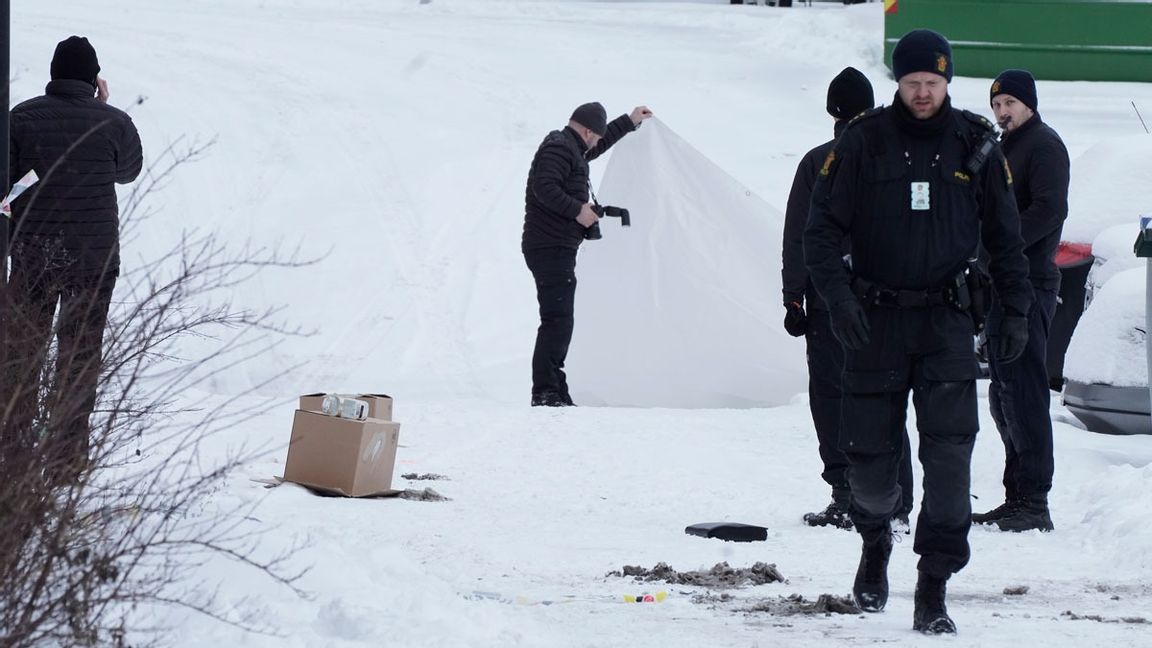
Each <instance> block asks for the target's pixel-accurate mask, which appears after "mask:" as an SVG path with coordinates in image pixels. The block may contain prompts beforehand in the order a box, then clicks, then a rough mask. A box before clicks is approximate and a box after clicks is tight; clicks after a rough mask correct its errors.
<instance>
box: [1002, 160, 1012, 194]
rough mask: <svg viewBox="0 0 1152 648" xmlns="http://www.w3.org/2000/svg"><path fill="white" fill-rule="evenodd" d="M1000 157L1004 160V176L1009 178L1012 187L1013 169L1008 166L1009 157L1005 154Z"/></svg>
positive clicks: (1009, 184)
mask: <svg viewBox="0 0 1152 648" xmlns="http://www.w3.org/2000/svg"><path fill="white" fill-rule="evenodd" d="M1000 159H1001V160H1002V161H1003V162H1004V177H1005V178H1007V179H1008V186H1009V187H1011V186H1012V169H1009V168H1008V158H1006V157H1004V156H1000Z"/></svg>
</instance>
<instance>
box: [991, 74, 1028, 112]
mask: <svg viewBox="0 0 1152 648" xmlns="http://www.w3.org/2000/svg"><path fill="white" fill-rule="evenodd" d="M1002 94H1006V95H1012V96H1013V97H1016V98H1017V99H1019V100H1020V103H1022V104H1024V105H1025V106H1028V107H1029V108H1031V109H1032V112H1036V104H1037V103H1038V102H1037V101H1036V79H1034V78H1033V77H1032V73H1031V72H1029V71H1028V70H1004V71H1003V72H1001V73H1000V76H998V77H996V80H995V81H993V82H992V89H991V90H990V91H989V92H988V102H989V103H991V102H992V100H993V99H995V98H996V95H1002Z"/></svg>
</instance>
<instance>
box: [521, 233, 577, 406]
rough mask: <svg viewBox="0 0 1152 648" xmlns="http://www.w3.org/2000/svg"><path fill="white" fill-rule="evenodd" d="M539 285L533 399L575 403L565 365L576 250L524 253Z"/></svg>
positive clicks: (573, 300)
mask: <svg viewBox="0 0 1152 648" xmlns="http://www.w3.org/2000/svg"><path fill="white" fill-rule="evenodd" d="M524 261H525V263H527V264H528V269H529V270H530V271H531V272H532V278H533V280H534V281H535V282H536V301H537V302H538V303H539V304H540V326H539V328H537V329H536V346H535V348H534V349H533V351H532V395H533V396H547V397H550V398H554V397H558V398H560V399H561V400H562V401H566V402H569V403H570V402H571V397H570V396H569V394H568V377H567V376H566V375H565V374H564V361H565V359H567V357H568V345H569V344H571V342H572V330H573V328H574V326H575V310H576V248H571V247H560V246H557V247H546V248H536V249H530V250H525V251H524Z"/></svg>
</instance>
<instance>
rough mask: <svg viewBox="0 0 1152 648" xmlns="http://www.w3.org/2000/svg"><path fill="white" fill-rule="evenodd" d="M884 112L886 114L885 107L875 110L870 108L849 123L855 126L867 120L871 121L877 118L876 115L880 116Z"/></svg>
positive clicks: (877, 107) (878, 107)
mask: <svg viewBox="0 0 1152 648" xmlns="http://www.w3.org/2000/svg"><path fill="white" fill-rule="evenodd" d="M882 112H884V106H876V107H875V108H869V109H868V110H865V111H864V112H862V113H860V114H858V115H856V116H855V117H853V118H852V119H850V120H849V121H848V123H849V124H855V123H856V122H860V121H864V120H865V119H871V118H873V117H875V116H876V115H879V114H880V113H882Z"/></svg>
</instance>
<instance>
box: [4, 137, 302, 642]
mask: <svg viewBox="0 0 1152 648" xmlns="http://www.w3.org/2000/svg"><path fill="white" fill-rule="evenodd" d="M209 145H210V144H204V145H200V144H192V145H187V146H184V145H179V146H174V147H173V148H170V149H168V150H167V151H166V152H165V155H164V157H163V158H162V160H161V162H160V163H159V164H154V165H152V167H151V168H149V169H148V170H147V171H146V172H145V174H144V175H143V176H142V178H141V180H139V181H138V184H137V189H136V191H135V192H134V193H133V194H132V195H131V196H129V197H128V199H127V200H126V201H125V202H124V209H123V212H122V213H123V215H122V223H123V228H122V229H123V231H125V232H129V233H131V232H136V231H138V228H135V227H134V226H135V225H136V224H138V223H139V222H140V221H141V219H143V218H144V217H146V216H147V215H148V214H149V213H150V212H149V211H148V208H147V205H149V204H150V203H151V202H152V201H153V200H155V198H156V195H155V193H156V191H157V190H158V189H159V188H161V187H162V186H163V185H164V183H165V182H166V181H167V180H168V179H169V178H170V177H171V175H172V173H173V172H174V171H175V170H176V169H177V168H178V167H180V166H181V165H183V164H187V163H189V162H193V161H195V160H196V159H197V158H199V157H200V156H201V155H202V154H203V153H204V151H205V149H206V148H207V147H208V146H209ZM300 265H303V263H302V262H301V261H300V260H299V259H298V256H297V255H296V254H295V253H288V254H284V253H282V252H281V251H279V250H277V249H274V248H273V249H269V248H253V247H244V248H243V249H239V250H231V251H230V250H229V249H228V248H227V247H226V246H225V244H224V243H223V242H222V241H221V240H220V239H219V238H218V237H217V236H216V235H214V234H210V233H196V232H192V233H188V234H185V235H184V236H183V237H182V238H181V239H180V240H179V241H178V242H177V243H176V244H175V245H174V246H173V247H172V248H171V249H170V250H169V251H168V252H167V253H165V254H161V255H159V256H158V257H157V258H155V259H152V260H151V261H148V262H146V263H143V264H142V265H128V264H126V268H125V271H126V272H125V274H124V275H122V276H121V277H120V278H119V281H118V283H117V288H116V293H115V299H114V301H113V303H112V308H111V310H110V311H109V316H108V323H107V326H106V328H105V329H104V335H103V345H102V353H100V354H98V357H94V358H85V357H83V356H82V355H80V354H75V353H73V350H71V349H70V348H62V345H61V344H60V343H59V342H58V341H56V340H54V339H53V337H52V336H50V335H49V336H44V335H39V336H38V335H35V334H32V333H30V332H29V330H28V329H30V328H32V327H30V326H28V322H27V321H25V319H24V318H23V314H22V313H21V312H19V309H16V308H13V307H12V306H11V302H4V303H5V311H4V314H5V326H4V333H5V334H6V336H7V340H6V342H7V343H6V344H5V345H4V346H3V348H4V349H5V350H6V353H5V357H4V358H3V361H4V365H3V367H0V369H3V371H2V372H0V373H3V375H4V376H3V377H0V380H3V383H4V384H3V391H0V407H2V408H3V409H2V410H0V414H2V418H3V421H2V424H3V425H2V427H0V433H2V437H0V648H22V647H26V646H41V645H53V646H56V645H62V646H102V647H104V646H126V645H128V644H129V642H139V641H147V642H148V643H154V642H157V641H159V640H161V639H162V637H163V634H162V630H163V629H162V628H157V627H148V626H147V624H146V622H143V621H141V620H140V619H141V618H142V616H144V615H141V614H139V611H141V610H144V609H149V608H151V606H155V605H157V604H160V605H168V604H171V605H178V606H184V607H187V608H190V609H192V610H195V611H198V612H201V613H204V614H207V615H210V616H213V617H215V618H218V619H221V620H223V621H226V622H228V623H234V624H238V625H240V626H243V627H246V628H249V629H253V630H257V631H260V630H267V628H265V627H263V626H261V625H260V623H259V622H258V621H256V620H254V619H251V618H247V617H245V616H244V615H243V613H241V612H237V611H236V608H234V607H232V606H229V607H228V608H227V609H224V608H223V607H222V606H220V605H219V604H218V603H217V602H216V600H215V598H214V595H213V588H212V587H211V584H210V583H204V582H201V578H200V576H199V575H198V571H197V570H198V568H199V567H201V566H202V565H203V564H204V563H205V562H207V561H208V560H214V559H217V558H219V557H220V556H225V557H228V558H231V559H234V560H235V561H237V562H238V563H240V564H242V565H244V566H245V567H247V568H250V569H252V570H254V571H255V572H258V573H260V574H263V575H264V576H266V577H267V578H269V579H272V580H273V581H275V582H278V583H281V584H283V585H284V586H286V587H288V588H292V589H293V590H295V591H296V592H297V593H299V594H301V595H303V594H302V593H301V592H299V590H298V589H296V586H295V582H296V580H297V579H298V578H299V577H300V576H301V573H300V572H299V571H294V570H293V568H292V565H291V564H290V563H289V562H288V559H289V557H290V556H291V555H292V553H293V549H291V548H290V549H288V550H286V551H285V552H282V553H279V554H276V555H272V556H266V555H262V554H261V553H260V552H259V551H258V550H257V543H258V541H259V539H260V535H261V533H262V531H260V530H255V531H254V530H253V527H252V525H251V524H246V523H245V521H246V519H248V515H247V514H248V511H247V510H246V509H247V508H248V507H250V506H251V505H242V506H238V507H232V508H223V509H221V508H218V507H217V506H209V502H208V500H209V498H211V497H212V495H213V493H215V492H216V491H218V490H220V489H221V488H223V486H224V484H225V482H226V480H227V478H228V476H229V475H230V474H232V473H233V472H234V471H235V470H236V469H237V468H238V467H240V466H242V465H244V464H245V463H246V462H249V461H251V460H252V459H253V458H255V457H256V456H259V455H260V454H262V453H263V452H265V451H266V450H267V449H266V448H247V449H242V450H237V451H231V452H230V453H228V454H226V455H224V457H225V458H223V459H220V460H214V459H208V458H206V457H205V455H204V454H202V453H201V449H202V447H203V446H204V445H205V444H206V443H211V442H212V441H213V440H215V439H216V438H217V437H218V436H219V435H220V434H221V433H222V432H224V431H227V430H230V429H233V428H235V426H236V425H238V424H239V423H241V422H243V421H244V420H245V419H246V418H247V417H252V416H256V415H259V414H261V413H262V412H260V411H252V409H251V408H235V407H229V403H225V404H224V406H221V407H218V406H219V403H213V404H211V405H212V406H211V407H209V406H208V405H207V404H205V403H198V402H192V401H191V399H190V397H189V394H191V393H195V392H194V391H190V390H195V389H196V388H197V387H198V386H203V385H204V384H205V382H206V381H210V380H212V379H213V378H215V377H217V376H219V375H221V374H222V373H223V372H227V371H229V370H232V369H234V368H235V367H237V366H239V365H241V364H243V363H244V362H246V361H248V360H251V359H253V358H256V357H259V356H260V355H262V354H264V353H266V352H268V351H269V350H270V348H271V347H272V346H273V345H274V344H275V342H276V340H277V339H278V338H280V337H281V336H283V335H291V334H298V333H299V331H294V330H289V329H286V328H285V327H284V326H282V325H281V324H279V323H278V322H277V318H278V313H277V312H276V311H275V310H274V309H267V310H258V311H253V310H249V309H246V308H244V307H243V306H242V305H238V304H234V303H232V301H231V299H230V296H231V294H232V291H233V289H234V288H235V287H236V286H237V285H238V284H241V283H243V282H244V281H247V280H248V279H250V278H251V277H252V276H253V274H255V273H257V272H260V271H262V270H269V269H273V270H274V269H281V268H290V267H296V266H300ZM57 326H59V317H58V319H57ZM44 338H47V339H44ZM190 340H194V341H196V344H195V345H194V347H193V348H198V349H208V350H207V351H206V352H203V353H197V354H195V355H189V353H188V352H187V351H186V349H188V348H189V346H188V343H189V341H190ZM15 356H20V357H21V358H24V359H25V360H27V359H28V358H32V359H33V360H34V362H31V363H28V362H25V363H24V364H23V365H22V364H20V363H19V362H16V361H15V360H14V359H13V358H14V357H15ZM86 375H87V376H89V377H93V376H95V377H96V391H95V393H96V397H95V403H94V404H93V403H92V402H91V401H89V402H87V403H86V402H85V398H84V394H83V392H84V391H85V388H84V376H86ZM268 378H269V379H272V378H274V377H273V376H269V377H268ZM260 387H261V385H256V386H254V387H253V388H252V390H251V391H250V392H246V393H240V394H237V395H235V397H234V398H233V401H235V400H237V399H249V398H250V397H251V395H252V392H254V391H255V390H257V389H259V388H260ZM89 391H90V390H89ZM21 402H25V403H31V406H30V408H31V409H29V410H28V412H26V414H27V416H26V417H24V419H21V416H19V413H20V411H21V410H20V407H21V406H20V403H21ZM254 402H264V401H262V400H259V401H254ZM89 409H91V412H92V413H91V416H90V417H88V415H87V412H88V410H89ZM21 420H23V422H21ZM29 421H30V423H29ZM78 430H79V432H78ZM212 456H214V457H215V456H220V455H219V454H218V453H214V454H213V455H212Z"/></svg>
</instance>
